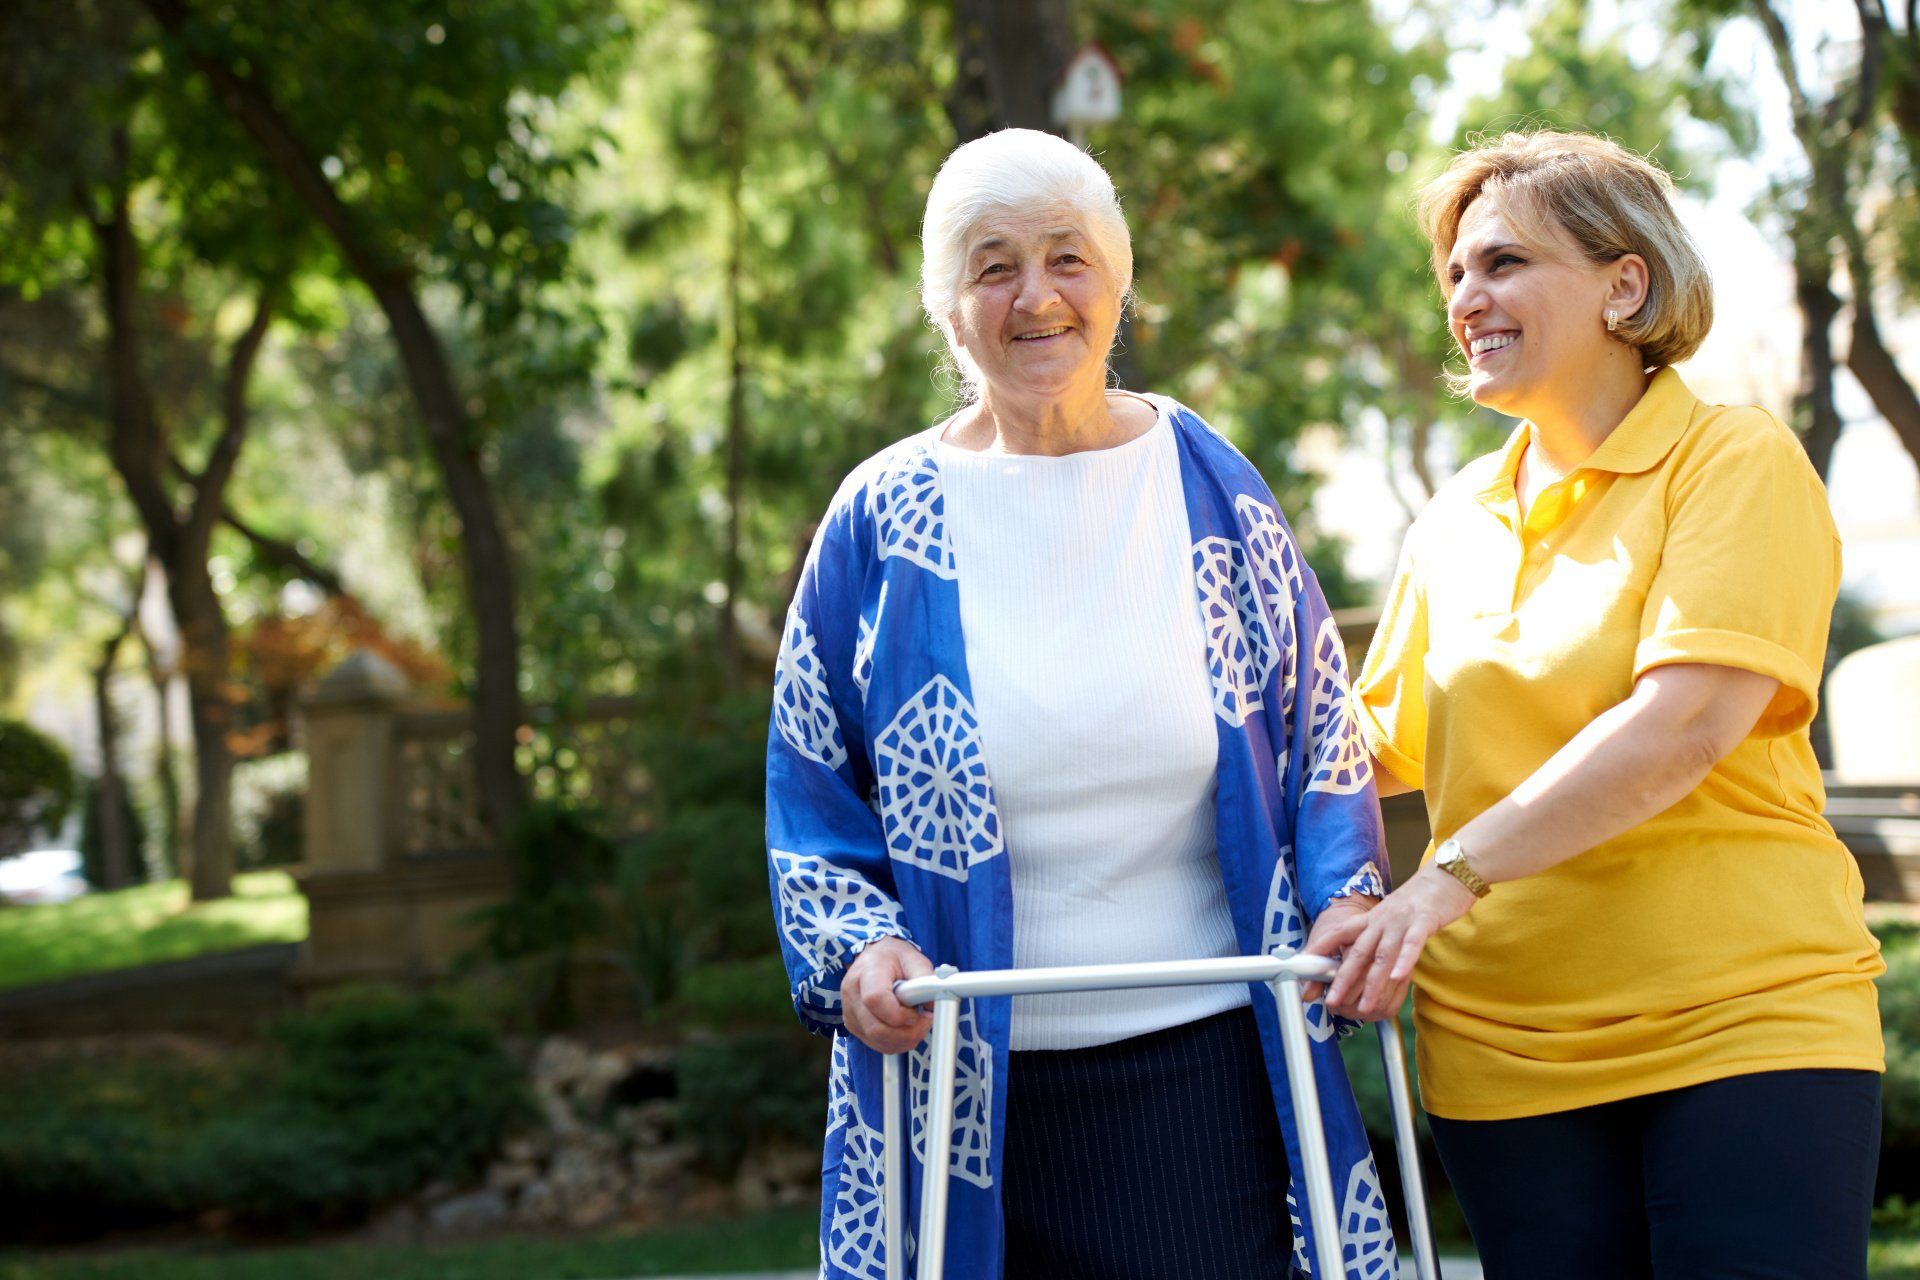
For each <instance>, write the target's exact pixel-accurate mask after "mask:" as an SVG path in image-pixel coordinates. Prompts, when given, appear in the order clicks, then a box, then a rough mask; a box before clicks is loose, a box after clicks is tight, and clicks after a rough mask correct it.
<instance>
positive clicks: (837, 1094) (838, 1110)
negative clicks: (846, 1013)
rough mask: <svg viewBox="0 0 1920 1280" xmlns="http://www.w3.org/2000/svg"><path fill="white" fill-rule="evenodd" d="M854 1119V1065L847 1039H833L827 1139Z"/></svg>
mask: <svg viewBox="0 0 1920 1280" xmlns="http://www.w3.org/2000/svg"><path fill="white" fill-rule="evenodd" d="M852 1117H853V1064H852V1063H851V1062H850V1061H849V1060H848V1056H847V1037H846V1035H845V1034H844V1033H843V1034H840V1035H836V1036H835V1037H834V1038H833V1054H832V1056H831V1058H830V1059H829V1065H828V1067H827V1138H828V1139H829V1141H830V1140H831V1139H832V1138H833V1135H834V1134H835V1133H837V1132H839V1131H840V1130H841V1129H843V1128H845V1127H846V1125H847V1121H848V1120H850V1119H851V1118H852Z"/></svg>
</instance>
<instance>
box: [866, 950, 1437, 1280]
mask: <svg viewBox="0 0 1920 1280" xmlns="http://www.w3.org/2000/svg"><path fill="white" fill-rule="evenodd" d="M1336 967H1337V966H1335V964H1334V962H1333V961H1331V960H1328V959H1325V958H1324V957H1321V956H1304V955H1299V954H1297V953H1276V954H1274V955H1267V956H1229V957H1227V958H1225V959H1220V960H1170V961H1165V962H1162V963H1158V964H1151V963H1149V964H1099V965H1080V966H1076V967H1071V968H1054V969H989V970H981V971H979V972H976V973H962V972H960V971H959V970H958V969H955V968H954V967H953V966H952V965H942V966H941V967H940V968H939V969H937V970H935V971H934V973H933V975H932V976H931V977H925V978H909V979H907V980H905V981H902V982H897V983H895V984H894V992H895V994H896V995H898V996H899V998H900V1000H901V1002H902V1003H904V1004H910V1005H923V1004H932V1005H933V1033H932V1042H931V1044H930V1045H929V1046H928V1047H929V1050H930V1051H931V1054H932V1058H933V1062H932V1068H933V1070H932V1077H933V1078H932V1081H931V1085H932V1090H931V1096H930V1097H929V1099H928V1101H927V1109H928V1114H927V1152H926V1163H925V1165H924V1166H923V1167H924V1170H925V1173H924V1178H925V1182H924V1185H923V1186H922V1188H921V1196H920V1236H919V1245H920V1248H919V1253H920V1259H919V1262H920V1266H919V1272H918V1277H917V1280H942V1278H943V1275H944V1272H945V1270H946V1254H947V1187H948V1180H949V1177H950V1176H951V1170H950V1168H949V1164H950V1161H951V1159H952V1155H951V1153H952V1149H953V1093H954V1079H955V1074H956V1070H957V1068H956V1058H957V1055H958V1053H959V1049H960V1044H959V1041H960V1001H962V1000H964V999H969V998H972V997H976V996H1022V995H1042V994H1049V993H1057V992H1075V991H1117V990H1123V989H1135V988H1145V987H1191V986H1210V985H1214V984H1217V983H1235V984H1241V985H1246V984H1251V983H1263V984H1265V985H1266V986H1267V987H1269V988H1271V989H1272V991H1273V995H1274V999H1275V1000H1276V1001H1277V1002H1278V1004H1279V1006H1280V1043H1281V1047H1282V1049H1283V1051H1284V1054H1285V1057H1286V1064H1287V1084H1288V1087H1289V1089H1290V1090H1291V1092H1292V1094H1293V1112H1294V1121H1295V1123H1296V1125H1297V1126H1298V1129H1299V1134H1300V1154H1301V1163H1302V1164H1303V1165H1304V1166H1305V1170H1304V1171H1305V1175H1306V1184H1307V1188H1306V1190H1307V1213H1308V1215H1309V1221H1311V1222H1312V1223H1313V1225H1314V1241H1315V1244H1316V1254H1317V1256H1316V1257H1315V1258H1314V1265H1313V1270H1314V1274H1315V1276H1317V1277H1320V1278H1321V1280H1346V1276H1347V1271H1346V1262H1345V1257H1344V1250H1343V1248H1342V1242H1341V1239H1340V1217H1339V1210H1338V1208H1337V1207H1336V1206H1335V1204H1334V1194H1333V1176H1332V1172H1331V1170H1330V1169H1329V1167H1328V1159H1327V1136H1326V1133H1325V1131H1324V1129H1323V1128H1322V1122H1321V1118H1320V1090H1319V1085H1318V1083H1317V1082H1316V1081H1315V1079H1314V1075H1313V1056H1312V1050H1313V1045H1312V1041H1311V1039H1310V1038H1309V1036H1308V1034H1307V1010H1306V1004H1305V1002H1304V1001H1303V1000H1302V999H1301V997H1300V984H1301V983H1302V982H1331V981H1332V980H1333V975H1334V971H1335V969H1336ZM1375 1026H1376V1027H1377V1028H1378V1030H1379V1033H1380V1065H1381V1068H1382V1069H1383V1070H1384V1071H1385V1073H1386V1077H1387V1093H1388V1095H1389V1097H1390V1098H1391V1100H1392V1104H1393V1145H1394V1150H1395V1153H1396V1154H1397V1155H1398V1157H1399V1160H1400V1185H1401V1187H1402V1188H1403V1189H1404V1192H1405V1196H1406V1201H1407V1219H1408V1221H1407V1235H1408V1238H1409V1240H1410V1242H1411V1243H1412V1246H1413V1258H1414V1270H1415V1274H1416V1275H1417V1276H1418V1280H1440V1263H1439V1258H1438V1255H1437V1254H1435V1252H1434V1247H1433V1224H1432V1222H1431V1220H1430V1219H1429V1218H1428V1216H1427V1192H1426V1182H1425V1180H1424V1179H1423V1178H1422V1176H1421V1173H1420V1152H1419V1148H1418V1146H1417V1144H1416V1140H1415V1130H1414V1113H1413V1097H1412V1090H1411V1089H1410V1088H1409V1086H1408V1084H1407V1057H1406V1048H1405V1046H1404V1044H1403V1043H1402V1042H1401V1039H1400V1024H1399V1022H1398V1021H1397V1020H1395V1019H1392V1018H1389V1019H1386V1020H1385V1021H1382V1022H1379V1023H1376V1024H1375ZM903 1056H904V1055H901V1054H887V1055H885V1057H884V1058H883V1063H884V1068H883V1077H882V1078H883V1083H884V1092H885V1093H886V1099H885V1104H884V1119H883V1125H884V1131H885V1163H884V1168H883V1171H882V1184H883V1185H882V1192H883V1197H884V1201H885V1208H884V1211H883V1212H884V1218H885V1223H886V1239H887V1280H904V1277H905V1275H906V1221H905V1220H906V1197H905V1195H904V1194H903V1192H904V1189H905V1187H906V1144H905V1142H904V1141H903V1140H902V1137H903V1135H902V1132H901V1129H902V1125H901V1115H900V1111H901V1104H900V1096H901V1087H902V1081H901V1078H900V1077H901V1070H900V1061H901V1058H902V1057H903Z"/></svg>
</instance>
